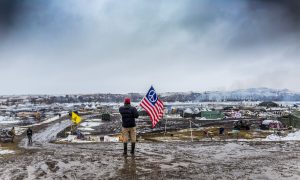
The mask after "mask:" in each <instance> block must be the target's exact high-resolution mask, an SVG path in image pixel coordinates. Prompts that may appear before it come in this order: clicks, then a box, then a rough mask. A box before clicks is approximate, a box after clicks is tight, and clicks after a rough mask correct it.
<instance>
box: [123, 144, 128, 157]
mask: <svg viewBox="0 0 300 180" xmlns="http://www.w3.org/2000/svg"><path fill="white" fill-rule="evenodd" d="M123 155H127V143H124V152H123Z"/></svg>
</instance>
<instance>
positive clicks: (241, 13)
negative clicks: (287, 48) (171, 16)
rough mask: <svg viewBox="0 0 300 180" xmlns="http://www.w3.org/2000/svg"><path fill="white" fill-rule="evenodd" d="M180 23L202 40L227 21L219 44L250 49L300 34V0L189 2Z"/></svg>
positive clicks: (296, 36)
mask: <svg viewBox="0 0 300 180" xmlns="http://www.w3.org/2000/svg"><path fill="white" fill-rule="evenodd" d="M188 2H189V3H187V4H185V6H184V7H185V10H184V11H183V12H182V17H181V18H180V19H179V20H180V21H179V23H180V24H181V26H182V28H184V29H186V30H187V31H188V32H190V33H191V34H193V35H194V37H195V38H196V39H197V40H199V41H201V37H202V36H205V35H206V34H207V32H209V31H211V30H212V29H214V28H215V27H218V25H220V24H224V28H225V29H223V31H219V32H218V33H222V34H223V39H221V41H220V43H224V44H226V45H228V47H229V48H230V47H233V48H248V47H249V46H261V45H266V44H268V43H278V42H279V41H282V40H285V38H287V37H289V38H291V36H293V38H298V36H299V35H300V23H299V22H300V1H298V0H245V1H239V0H229V1H225V0H216V1H188Z"/></svg>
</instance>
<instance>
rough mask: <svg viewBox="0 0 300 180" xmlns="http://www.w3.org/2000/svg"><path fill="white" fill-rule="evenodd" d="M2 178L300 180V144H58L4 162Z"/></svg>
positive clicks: (6, 158)
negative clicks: (126, 148)
mask: <svg viewBox="0 0 300 180" xmlns="http://www.w3.org/2000/svg"><path fill="white" fill-rule="evenodd" d="M0 164H1V166H0V179H299V178H300V169H299V167H300V143H299V142H251V143H250V142H230V143H229V142H197V143H192V142H181V143H175V142H172V143H139V144H137V152H136V155H135V156H130V155H129V156H127V157H124V156H123V155H122V144H120V143H99V144H77V145H58V144H51V145H50V146H47V148H38V149H34V148H33V149H27V150H24V151H23V152H22V153H20V154H18V155H11V156H7V157H4V158H0Z"/></svg>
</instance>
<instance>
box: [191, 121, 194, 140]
mask: <svg viewBox="0 0 300 180" xmlns="http://www.w3.org/2000/svg"><path fill="white" fill-rule="evenodd" d="M190 130H191V140H192V142H193V141H194V140H193V130H192V120H190Z"/></svg>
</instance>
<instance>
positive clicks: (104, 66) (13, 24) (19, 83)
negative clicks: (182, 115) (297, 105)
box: [0, 0, 300, 94]
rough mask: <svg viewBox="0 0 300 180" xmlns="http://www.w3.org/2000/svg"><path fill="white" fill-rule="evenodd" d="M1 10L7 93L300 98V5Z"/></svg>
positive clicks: (25, 5) (58, 5)
mask: <svg viewBox="0 0 300 180" xmlns="http://www.w3.org/2000/svg"><path fill="white" fill-rule="evenodd" d="M0 2H1V6H0V10H1V13H0V15H1V16H0V20H1V22H0V28H1V30H0V38H1V42H0V77H6V78H3V80H2V79H1V80H2V83H3V86H1V87H2V89H1V90H0V93H1V92H2V93H52V94H53V93H66V92H67V93H75V92H80V93H87V92H116V93H118V92H135V91H139V92H140V91H144V90H145V89H147V88H148V86H149V84H153V85H157V86H158V87H159V88H161V89H160V90H162V91H188V90H200V91H202V90H209V89H216V88H220V89H222V88H225V89H226V88H227V89H230V88H246V87H257V86H264V85H265V86H269V87H276V86H277V85H279V84H278V83H282V84H280V87H281V86H283V87H284V88H292V89H298V90H300V86H299V85H298V84H300V83H299V82H297V81H298V80H297V79H296V78H294V77H295V76H296V75H297V73H298V69H300V64H299V63H297V60H298V57H299V52H300V51H299V42H298V39H299V35H300V34H299V23H298V22H299V11H298V10H299V3H298V1H294V0H282V1H268V0H261V1H258V0H214V1H212V0H199V1H195V0H186V1H180V0H178V1H176V0H164V1H159V0H153V1H146V0H145V1H143V0H129V1H122V0H101V1H97V0H94V1H93V0H64V1H62V0H51V1H46V0H3V1H1V0H0ZM1 32H2V33H1ZM266 67H267V68H266ZM145 69H146V70H145ZM149 69H150V70H149ZM154 72H155V73H154ZM174 72H176V73H174ZM224 77H226V78H224ZM262 77H265V78H264V80H262ZM272 78H276V79H278V81H272ZM73 81H75V82H77V83H72V82H73ZM178 82H180V83H179V84H180V85H179V84H178ZM103 84H105V85H103ZM12 90H14V91H13V92H12Z"/></svg>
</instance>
